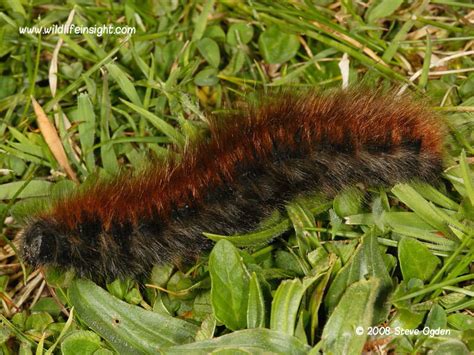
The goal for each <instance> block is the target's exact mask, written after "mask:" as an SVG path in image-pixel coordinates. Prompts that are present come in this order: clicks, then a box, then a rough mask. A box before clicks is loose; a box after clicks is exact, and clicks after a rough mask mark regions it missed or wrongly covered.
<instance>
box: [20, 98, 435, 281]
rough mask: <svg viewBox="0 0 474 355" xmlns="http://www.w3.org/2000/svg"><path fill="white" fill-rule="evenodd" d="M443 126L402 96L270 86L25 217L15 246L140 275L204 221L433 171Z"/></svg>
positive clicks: (195, 245)
mask: <svg viewBox="0 0 474 355" xmlns="http://www.w3.org/2000/svg"><path fill="white" fill-rule="evenodd" d="M442 140H443V129H442V125H441V122H440V120H439V119H438V118H437V117H436V116H435V115H434V114H433V113H432V112H430V110H429V109H428V108H427V107H426V106H425V105H424V104H421V103H417V102H414V101H412V100H411V99H410V98H408V97H406V96H395V95H394V94H387V93H385V94H383V93H381V92H379V91H369V90H361V89H351V90H346V91H341V90H334V91H327V92H324V93H321V92H314V91H305V92H296V93H290V92H288V91H286V92H282V93H280V94H275V95H270V96H269V97H267V98H265V99H263V100H262V101H261V102H260V103H259V104H258V105H251V104H249V105H247V106H246V107H241V108H240V109H238V110H236V111H233V112H232V113H229V114H226V115H224V116H222V117H213V118H210V127H209V132H208V134H207V136H206V137H203V138H202V139H201V140H199V141H195V142H191V143H190V144H189V145H188V147H187V148H186V150H185V152H184V153H183V154H182V156H181V158H176V157H174V156H173V155H170V158H169V159H168V160H167V161H166V162H162V163H158V162H156V163H153V164H150V166H149V167H147V168H145V169H144V170H143V171H141V172H140V173H139V174H134V175H133V174H131V173H122V174H120V175H118V176H117V177H115V178H113V179H109V180H103V181H98V182H97V183H96V184H95V185H94V186H89V187H87V188H80V189H78V191H76V192H74V193H72V194H70V195H69V196H67V197H65V198H61V199H58V200H56V201H54V202H53V203H52V205H51V207H50V208H49V209H48V210H47V211H43V212H40V213H39V214H37V215H36V216H34V217H31V219H30V221H29V222H28V225H27V226H26V228H25V230H24V233H23V238H22V247H21V250H22V255H23V258H24V259H25V261H26V262H27V263H29V264H30V265H32V266H34V267H38V266H42V265H54V266H57V267H60V268H63V269H70V268H72V269H74V270H75V271H76V273H77V274H78V275H79V276H82V277H87V278H91V279H93V280H112V279H115V278H117V277H127V276H130V277H133V278H137V277H140V276H142V275H144V274H147V273H148V272H149V271H150V270H151V267H152V266H153V265H155V264H160V263H166V262H171V263H175V264H181V263H187V262H192V261H193V260H195V258H196V257H197V256H199V255H200V254H201V253H202V252H203V251H205V250H208V249H210V247H211V246H212V242H211V241H210V240H208V239H207V238H205V237H204V236H203V234H202V233H203V232H212V233H218V234H225V235H233V234H241V233H246V232H249V231H252V230H254V229H256V228H257V227H258V224H259V223H260V222H261V221H262V220H263V219H265V218H267V217H268V216H270V215H271V213H272V212H274V211H275V210H278V209H282V208H283V207H284V206H285V204H286V203H287V202H288V201H290V200H292V199H294V198H295V197H297V196H299V195H304V194H308V193H313V192H322V193H324V194H326V195H327V196H334V194H336V193H337V192H339V191H341V190H342V189H344V188H345V187H347V186H351V185H354V184H357V183H363V184H364V185H366V186H390V185H393V184H395V183H397V182H404V181H412V180H419V181H425V182H433V181H435V180H436V179H437V177H438V176H439V174H440V172H441V171H442Z"/></svg>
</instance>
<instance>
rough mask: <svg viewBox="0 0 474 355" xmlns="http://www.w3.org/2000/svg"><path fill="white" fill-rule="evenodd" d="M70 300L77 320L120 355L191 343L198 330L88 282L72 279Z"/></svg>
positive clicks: (149, 351) (152, 351) (154, 351)
mask: <svg viewBox="0 0 474 355" xmlns="http://www.w3.org/2000/svg"><path fill="white" fill-rule="evenodd" d="M69 299H70V302H71V304H72V305H73V306H74V309H75V310H76V312H77V315H78V316H79V318H80V319H81V320H82V321H84V322H85V323H86V324H87V325H88V326H89V327H90V328H91V329H92V330H94V331H95V332H96V333H97V334H99V335H100V336H101V337H102V338H104V339H105V340H107V341H108V342H109V343H110V344H111V345H112V346H113V347H114V349H115V350H116V351H117V352H119V353H120V354H137V353H140V354H155V353H156V352H158V351H159V350H160V349H161V348H163V347H165V346H171V345H176V344H183V343H189V342H191V341H193V339H194V338H195V336H196V333H197V331H198V329H199V328H198V327H197V326H195V325H194V324H191V323H188V322H186V321H184V320H181V319H177V318H173V317H170V316H166V315H163V314H160V313H155V312H151V311H147V310H145V309H143V308H140V307H137V306H132V305H130V304H128V303H125V302H123V301H120V300H119V299H117V298H115V297H114V296H112V295H110V294H109V293H107V292H106V291H105V290H104V289H102V288H101V287H99V286H97V285H96V284H94V283H93V282H91V281H87V280H74V281H73V283H72V284H71V286H70V287H69Z"/></svg>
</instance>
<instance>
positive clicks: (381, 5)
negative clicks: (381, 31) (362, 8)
mask: <svg viewBox="0 0 474 355" xmlns="http://www.w3.org/2000/svg"><path fill="white" fill-rule="evenodd" d="M402 3H403V0H378V1H375V2H373V3H372V5H371V6H370V7H369V9H368V10H367V14H366V18H367V22H368V23H370V24H372V23H374V22H375V21H377V20H378V19H381V18H384V17H387V16H390V15H391V14H393V13H394V12H395V11H396V10H397V9H398V8H399V7H400V5H401V4H402Z"/></svg>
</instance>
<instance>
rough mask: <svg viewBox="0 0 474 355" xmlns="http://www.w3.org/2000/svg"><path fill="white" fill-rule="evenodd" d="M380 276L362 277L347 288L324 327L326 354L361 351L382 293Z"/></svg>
mask: <svg viewBox="0 0 474 355" xmlns="http://www.w3.org/2000/svg"><path fill="white" fill-rule="evenodd" d="M380 286H381V283H380V281H379V280H378V279H377V278H371V279H369V280H361V281H358V282H356V283H354V284H352V285H351V286H349V288H347V290H346V291H345V292H344V295H343V296H342V298H341V301H340V302H339V304H338V305H337V307H336V308H335V309H334V312H333V313H332V314H331V316H330V317H329V319H328V321H327V323H326V325H325V326H324V329H323V335H322V337H321V339H322V341H323V351H324V353H326V354H360V353H361V352H362V349H363V347H364V343H365V340H366V339H367V330H368V327H369V326H371V325H372V324H373V317H374V313H375V309H374V308H375V302H376V298H377V295H378V294H379V288H380Z"/></svg>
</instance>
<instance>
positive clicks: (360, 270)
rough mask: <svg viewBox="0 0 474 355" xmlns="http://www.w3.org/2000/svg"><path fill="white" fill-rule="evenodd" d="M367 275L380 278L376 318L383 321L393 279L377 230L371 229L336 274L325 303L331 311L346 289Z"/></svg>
mask: <svg viewBox="0 0 474 355" xmlns="http://www.w3.org/2000/svg"><path fill="white" fill-rule="evenodd" d="M366 277H375V278H377V279H379V282H380V287H379V293H378V295H377V307H376V308H377V309H376V314H375V317H374V319H375V320H376V322H375V323H377V321H382V320H384V319H385V317H386V313H387V312H386V309H385V306H384V305H383V303H384V301H385V298H386V296H387V294H388V293H389V292H390V290H391V288H392V279H391V278H390V275H389V273H388V270H387V267H386V265H385V263H384V261H383V258H382V253H381V251H380V249H379V245H378V242H377V236H376V234H375V232H373V231H369V232H368V233H367V234H366V235H364V236H363V238H362V243H361V244H360V245H359V247H358V248H357V250H356V252H355V254H354V256H353V257H352V259H351V260H350V261H349V262H348V263H347V264H346V265H344V267H343V268H342V269H341V270H340V271H339V273H338V274H337V275H336V277H335V279H334V281H333V282H332V284H331V286H330V288H329V290H328V293H327V295H326V298H325V304H326V306H327V307H328V308H329V310H330V312H331V311H332V310H334V308H335V307H336V306H337V304H338V303H339V301H340V299H341V297H342V295H343V294H344V293H345V292H346V289H347V288H348V287H349V286H350V285H351V284H353V283H354V282H356V281H359V280H362V279H364V278H366Z"/></svg>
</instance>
